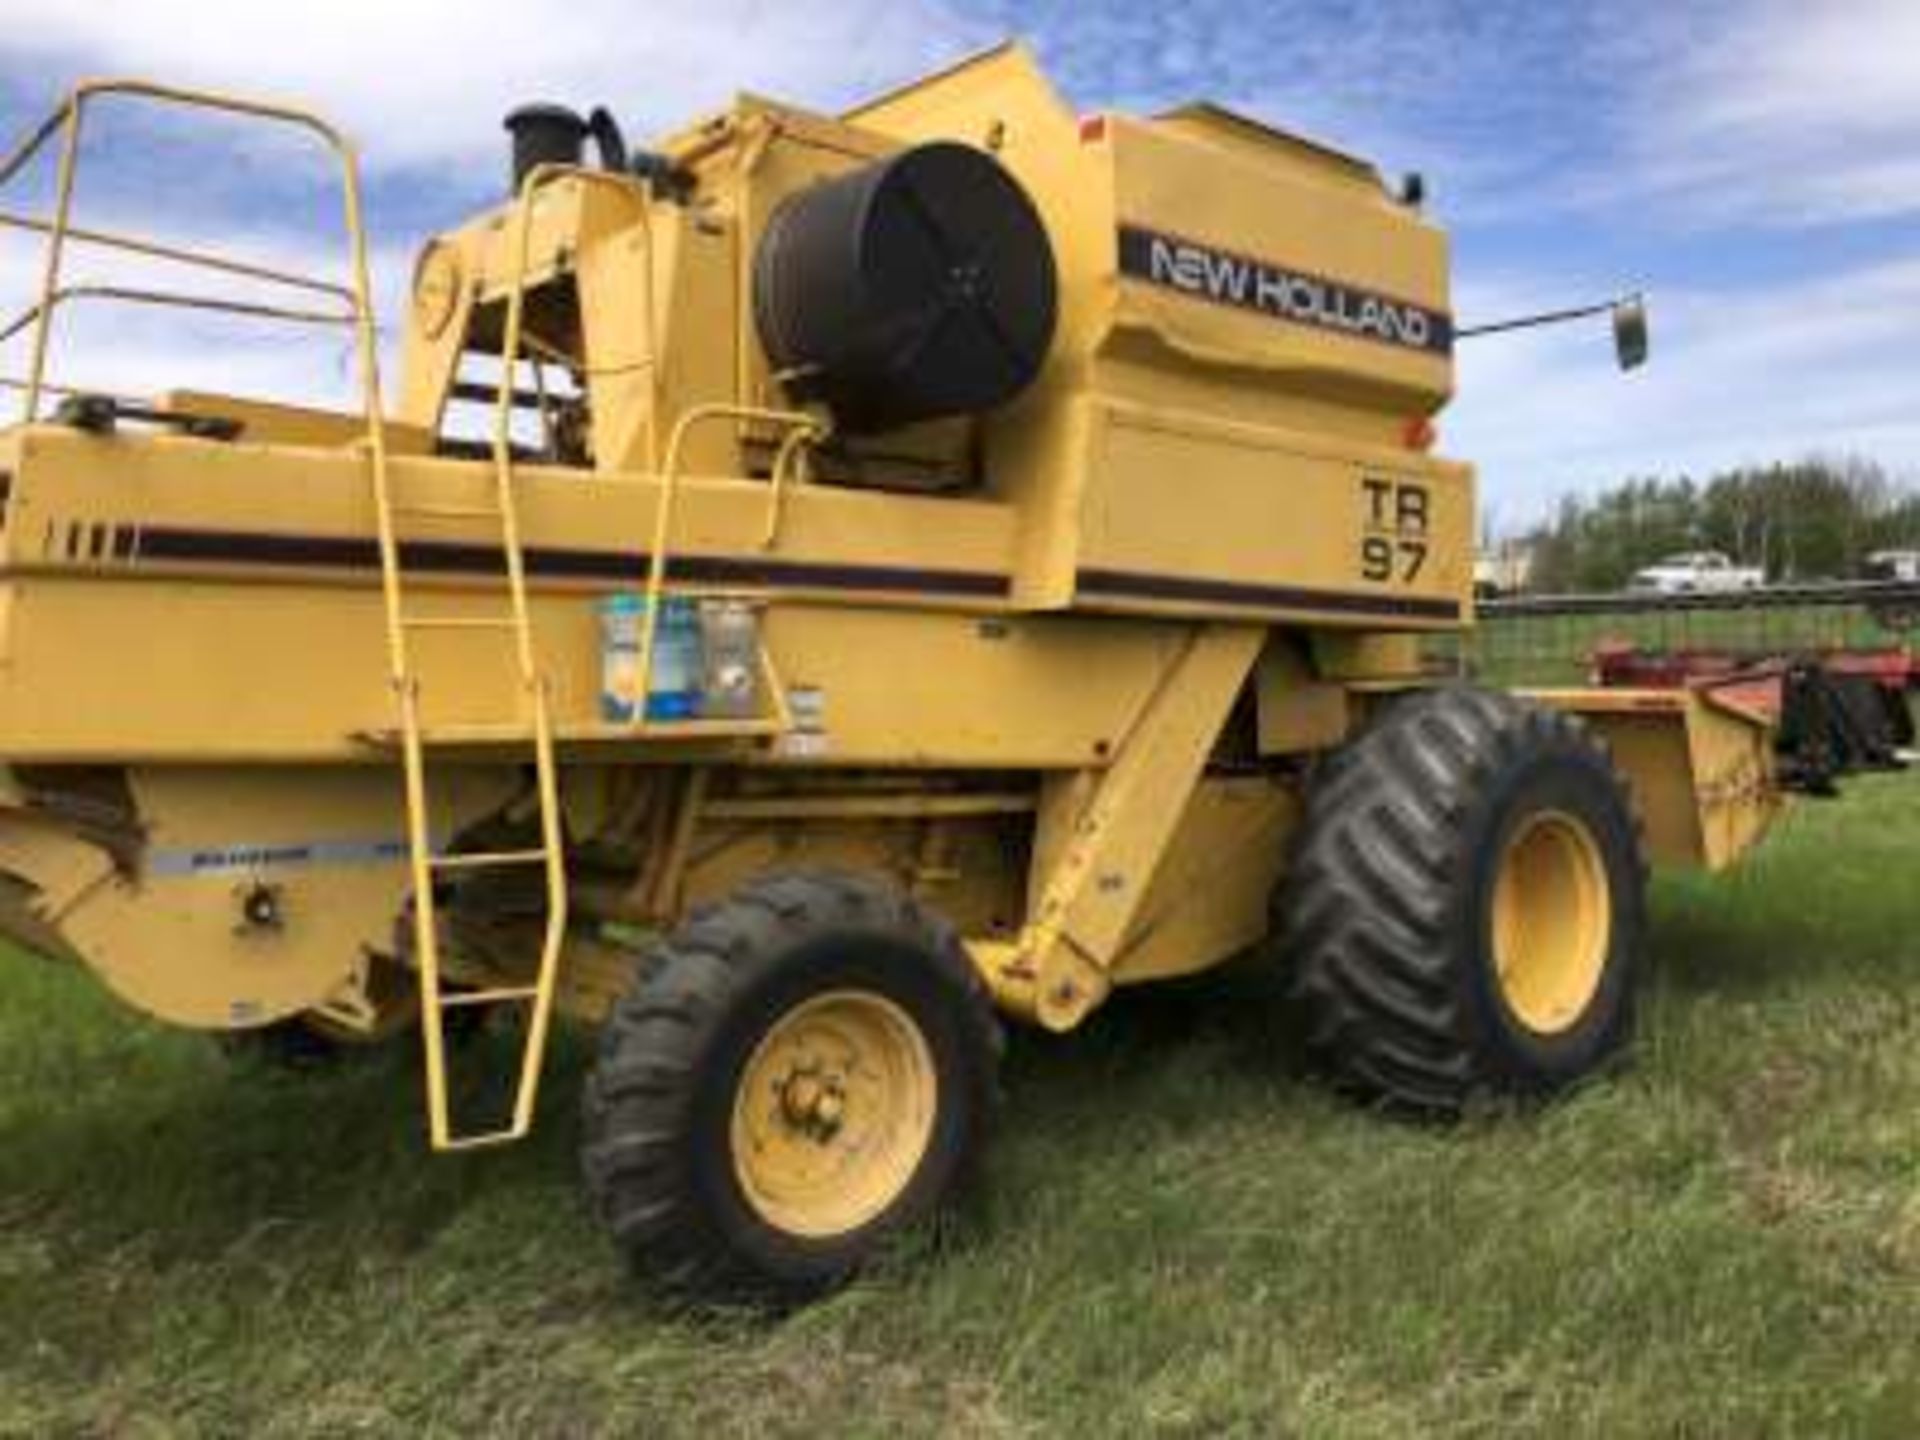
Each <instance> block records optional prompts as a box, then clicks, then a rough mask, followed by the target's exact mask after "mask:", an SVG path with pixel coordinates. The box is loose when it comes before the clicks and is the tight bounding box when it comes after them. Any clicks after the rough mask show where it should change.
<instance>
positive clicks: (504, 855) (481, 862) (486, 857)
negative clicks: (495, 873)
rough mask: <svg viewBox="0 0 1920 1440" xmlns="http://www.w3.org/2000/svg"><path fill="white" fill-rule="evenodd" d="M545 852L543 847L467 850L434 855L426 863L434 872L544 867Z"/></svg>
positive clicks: (545, 860)
mask: <svg viewBox="0 0 1920 1440" xmlns="http://www.w3.org/2000/svg"><path fill="white" fill-rule="evenodd" d="M546 862H547V851H546V848H545V847H544V846H542V847H541V848H540V849H537V850H468V851H463V852H461V853H460V854H457V855H435V856H434V857H433V858H432V859H431V860H429V861H428V862H427V864H428V866H429V867H430V868H432V869H435V870H490V869H494V868H496V867H499V866H506V865H544V864H546Z"/></svg>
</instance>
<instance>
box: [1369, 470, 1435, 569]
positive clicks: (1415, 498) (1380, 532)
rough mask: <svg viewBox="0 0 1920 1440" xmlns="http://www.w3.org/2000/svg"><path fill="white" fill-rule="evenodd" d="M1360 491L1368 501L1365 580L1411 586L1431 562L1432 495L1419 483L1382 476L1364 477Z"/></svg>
mask: <svg viewBox="0 0 1920 1440" xmlns="http://www.w3.org/2000/svg"><path fill="white" fill-rule="evenodd" d="M1360 489H1361V493H1362V494H1363V495H1364V497H1365V501H1366V507H1365V508H1366V514H1365V518H1364V520H1363V522H1362V525H1361V530H1360V575H1361V578H1362V579H1365V580H1373V581H1385V582H1396V583H1399V584H1402V585H1411V584H1412V583H1413V582H1414V581H1415V580H1417V579H1418V578H1419V577H1420V572H1421V570H1423V569H1424V568H1425V567H1426V563H1427V550H1428V548H1429V543H1430V542H1429V535H1430V532H1431V530H1432V526H1433V495H1432V492H1431V491H1430V490H1429V489H1428V488H1427V487H1426V486H1425V485H1422V484H1421V483H1420V482H1419V481H1417V480H1394V479H1389V478H1387V477H1385V476H1381V475H1367V476H1363V477H1362V478H1361V480H1360Z"/></svg>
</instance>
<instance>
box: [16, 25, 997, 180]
mask: <svg viewBox="0 0 1920 1440" xmlns="http://www.w3.org/2000/svg"><path fill="white" fill-rule="evenodd" d="M6 22H7V40H6V44H7V48H8V51H9V53H10V55H11V56H12V57H13V58H14V59H15V60H16V61H18V60H19V59H22V58H26V57H30V56H34V55H36V54H37V55H40V56H44V57H52V58H53V59H55V60H56V61H60V62H64V63H72V62H76V61H77V62H79V63H82V64H84V65H86V66H88V67H91V68H92V69H94V70H96V71H101V72H119V73H132V74H138V75H142V76H147V77H151V78H155V79H166V80H172V81H178V82H181V83H188V84H197V85H205V86H215V87H224V88H228V89H233V90H238V91H242V92H245V93H248V94H255V95H265V96H273V97H278V98H281V99H285V100H289V101H292V102H295V103H299V104H304V105H307V106H310V107H312V108H314V109H317V110H319V111H321V112H322V113H323V114H326V115H328V116H330V117H332V118H334V119H336V120H338V121H340V122H341V123H343V124H344V125H345V126H346V127H347V129H348V130H350V131H351V132H352V133H353V134H354V136H355V137H356V138H357V140H358V141H359V143H360V144H361V146H362V149H363V151H364V154H365V156H366V160H367V163H368V164H369V165H370V166H371V167H374V168H376V169H378V168H386V167H396V166H411V167H420V166H426V165H429V164H434V163H442V162H444V163H449V164H487V163H496V164H497V163H498V157H499V156H500V155H501V154H502V153H504V144H505V141H504V137H503V136H502V135H501V133H500V119H501V116H502V115H504V114H505V112H506V111H507V110H508V109H510V108H511V107H512V106H514V105H516V104H518V103H520V102H522V101H526V100H529V99H543V98H550V99H555V100H559V101H562V102H564V103H569V104H576V105H579V106H581V107H582V108H585V107H586V106H588V105H591V104H594V103H602V102H604V103H606V104H608V105H610V106H612V107H613V108H614V109H615V111H616V112H617V113H619V114H620V115H621V116H622V117H623V118H627V117H632V121H633V124H634V126H635V128H636V129H645V128H648V127H656V126H662V125H672V124H677V123H679V122H681V121H682V120H684V119H687V118H690V117H691V116H692V115H694V114H696V113H697V112H698V111H700V110H701V109H703V108H709V107H712V106H714V105H716V104H721V103H724V101H725V99H726V98H727V96H729V95H730V94H731V93H732V92H733V91H734V90H735V89H737V88H741V87H745V88H766V89H770V90H772V91H774V92H776V93H780V94H783V95H788V96H791V97H793V98H796V99H800V100H809V99H812V100H816V101H819V102H821V103H836V102H839V101H843V100H848V99H851V98H855V97H856V96H857V95H859V94H860V93H862V92H864V91H865V90H867V89H871V88H876V87H879V86H882V85H887V84H891V83H894V82H896V81H899V80H902V79H905V78H908V77H909V76H910V75H911V74H913V73H914V72H916V71H917V70H918V69H920V68H922V67H923V66H925V65H927V64H930V63H935V62H938V61H942V60H946V59H950V58H952V56H953V55H954V54H956V53H958V52H959V51H961V50H963V49H965V48H967V47H968V46H969V45H971V44H973V43H975V42H977V41H978V40H979V39H980V38H981V37H980V36H979V35H978V34H977V33H976V32H975V31H973V30H972V29H971V28H970V27H968V26H966V25H964V24H963V23H962V22H960V21H959V20H957V19H955V18H954V17H953V16H951V15H950V14H948V13H947V12H946V11H944V10H943V9H941V8H940V7H939V6H938V4H937V3H935V0H810V3H807V4H784V3H779V0H705V3H703V4H699V5H665V4H633V3H631V0H570V3H568V4H565V5H559V4H543V5H531V4H519V3H512V0H400V3H395V0H326V3H317V0H307V3H268V0H256V3H232V4H221V5H208V4H206V3H204V0H121V3H118V4H105V3H75V0H7V4H6ZM50 100H51V97H49V101H50Z"/></svg>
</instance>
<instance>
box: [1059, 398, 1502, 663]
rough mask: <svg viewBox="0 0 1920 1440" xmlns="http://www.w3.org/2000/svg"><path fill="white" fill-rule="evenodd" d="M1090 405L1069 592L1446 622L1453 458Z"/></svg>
mask: <svg viewBox="0 0 1920 1440" xmlns="http://www.w3.org/2000/svg"><path fill="white" fill-rule="evenodd" d="M1102 413H1103V417H1104V426H1103V428H1102V431H1101V439H1100V441H1099V442H1098V443H1097V444H1096V447H1095V451H1096V454H1095V459H1094V460H1093V462H1092V463H1093V469H1094V476H1095V478H1094V479H1093V481H1092V482H1091V483H1090V484H1089V486H1088V487H1087V491H1086V493H1085V495H1084V497H1083V501H1082V504H1083V517H1082V522H1081V533H1082V544H1081V548H1080V553H1079V558H1078V574H1077V582H1078V589H1077V599H1078V603H1080V604H1082V605H1089V606H1098V607H1101V608H1136V607H1143V606H1144V607H1151V606H1156V605H1157V606H1161V607H1168V606H1171V607H1175V608H1179V609H1183V610H1192V609H1196V608H1199V609H1214V608H1218V609H1225V610H1242V611H1254V612H1264V613H1267V614H1272V615H1276V616H1289V617H1293V616H1299V617H1307V616H1313V617H1317V618H1322V619H1324V620H1326V621H1327V622H1329V623H1333V624H1343V625H1352V626H1361V627H1366V628H1374V629H1379V628H1385V627H1389V626H1390V627H1392V628H1396V629H1423V628H1434V627H1452V626H1456V625H1458V624H1460V623H1461V619H1462V616H1463V614H1464V613H1465V607H1466V606H1467V604H1468V594H1469V591H1470V589H1471V585H1472V566H1471V563H1470V561H1471V556H1472V548H1473V547H1472V533H1473V530H1472V527H1473V490H1472V484H1471V481H1470V479H1469V477H1468V474H1467V473H1466V472H1465V471H1464V470H1463V469H1462V468H1460V467H1458V466H1452V465H1447V464H1443V463H1441V462H1438V461H1434V460H1430V459H1428V458H1426V457H1425V456H1421V455H1418V454H1415V453H1413V452H1394V451H1386V450H1362V449H1357V448H1355V447H1351V446H1345V445H1340V444H1337V443H1330V442H1328V441H1326V440H1324V439H1320V438H1317V437H1313V436H1309V435H1303V434H1295V433H1292V432H1288V431H1282V430H1277V429H1271V428H1266V427H1260V426H1252V425H1245V424H1241V423H1238V422H1231V421H1222V420H1215V419H1210V418H1208V417H1205V416H1201V415H1196V414H1193V413H1191V412H1167V411H1160V410H1156V409H1152V408H1149V407H1144V406H1136V405H1120V404H1115V405H1111V406H1108V407H1106V408H1105V409H1104V410H1103V412H1102Z"/></svg>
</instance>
